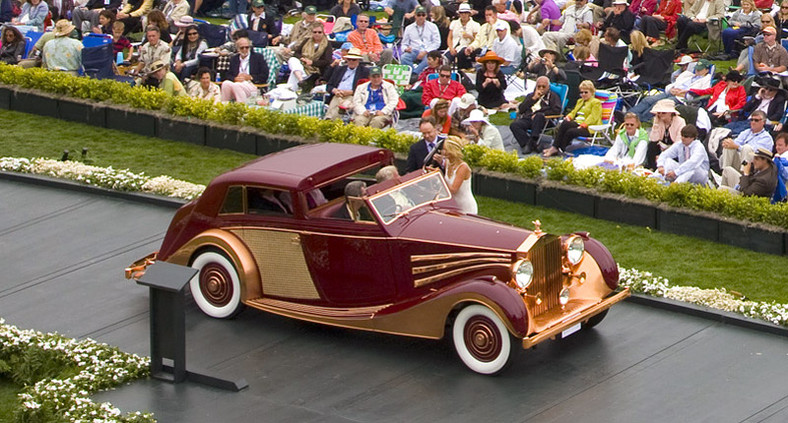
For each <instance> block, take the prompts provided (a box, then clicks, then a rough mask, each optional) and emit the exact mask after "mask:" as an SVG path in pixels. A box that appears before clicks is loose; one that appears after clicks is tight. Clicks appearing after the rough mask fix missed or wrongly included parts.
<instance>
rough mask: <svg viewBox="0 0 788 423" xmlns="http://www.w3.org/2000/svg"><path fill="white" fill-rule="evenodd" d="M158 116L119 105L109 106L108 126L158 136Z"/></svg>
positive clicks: (147, 135) (148, 135)
mask: <svg viewBox="0 0 788 423" xmlns="http://www.w3.org/2000/svg"><path fill="white" fill-rule="evenodd" d="M156 119H157V116H156V115H154V114H153V113H152V112H148V113H144V112H137V111H133V110H130V109H123V108H119V107H107V128H109V129H117V130H119V131H126V132H133V133H135V134H138V135H143V136H146V137H155V136H156Z"/></svg>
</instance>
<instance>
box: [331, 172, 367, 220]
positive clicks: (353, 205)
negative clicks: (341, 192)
mask: <svg viewBox="0 0 788 423" xmlns="http://www.w3.org/2000/svg"><path fill="white" fill-rule="evenodd" d="M366 188H367V184H366V183H364V181H352V182H349V183H348V184H347V185H345V204H344V205H343V206H342V208H340V209H339V210H338V211H337V212H336V214H334V217H336V218H339V219H345V220H352V221H354V222H358V221H367V222H373V221H374V219H373V218H372V214H371V213H370V212H369V209H368V208H367V204H366V203H364V200H362V199H361V197H362V196H364V193H365V191H366Z"/></svg>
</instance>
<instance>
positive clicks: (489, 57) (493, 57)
mask: <svg viewBox="0 0 788 423" xmlns="http://www.w3.org/2000/svg"><path fill="white" fill-rule="evenodd" d="M476 61H477V62H479V63H485V62H498V63H503V62H505V61H506V60H503V59H501V58H500V57H498V55H497V54H495V52H494V51H492V50H489V51H488V52H487V53H486V54H485V55H484V56H482V57H480V58H478V59H476Z"/></svg>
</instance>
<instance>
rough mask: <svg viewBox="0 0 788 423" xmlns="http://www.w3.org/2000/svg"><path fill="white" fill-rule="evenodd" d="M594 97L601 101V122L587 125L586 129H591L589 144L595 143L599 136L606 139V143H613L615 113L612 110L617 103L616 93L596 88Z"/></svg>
mask: <svg viewBox="0 0 788 423" xmlns="http://www.w3.org/2000/svg"><path fill="white" fill-rule="evenodd" d="M594 97H596V98H598V99H599V100H600V101H602V124H600V125H589V126H588V129H589V130H591V131H593V134H592V136H591V145H594V144H596V141H597V139H601V138H604V139H606V140H607V142H608V144H610V145H613V138H614V137H615V115H614V113H613V112H614V111H615V110H616V106H617V105H618V100H619V98H618V95H616V93H614V92H611V91H605V90H596V93H595V94H594ZM585 140H587V139H584V141H585Z"/></svg>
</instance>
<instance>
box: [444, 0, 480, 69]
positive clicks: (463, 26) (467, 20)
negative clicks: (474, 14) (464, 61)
mask: <svg viewBox="0 0 788 423" xmlns="http://www.w3.org/2000/svg"><path fill="white" fill-rule="evenodd" d="M457 13H458V14H459V15H460V18H459V19H457V20H454V21H452V22H451V24H450V25H449V36H448V39H447V40H446V44H447V45H448V46H449V53H450V54H451V56H452V57H457V53H458V52H459V51H462V50H463V49H465V47H468V45H470V44H471V41H473V40H474V38H476V34H478V33H479V29H480V28H481V25H479V23H478V22H476V21H474V20H473V19H471V5H469V4H468V3H460V7H459V9H457Z"/></svg>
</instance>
